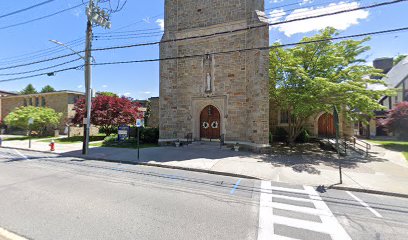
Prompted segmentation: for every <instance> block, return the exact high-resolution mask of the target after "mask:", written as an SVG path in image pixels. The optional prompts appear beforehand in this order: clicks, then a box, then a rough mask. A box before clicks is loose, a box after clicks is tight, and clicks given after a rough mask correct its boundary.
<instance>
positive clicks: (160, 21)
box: [156, 19, 164, 31]
mask: <svg viewBox="0 0 408 240" xmlns="http://www.w3.org/2000/svg"><path fill="white" fill-rule="evenodd" d="M156 23H157V25H159V26H160V29H161V30H162V31H163V30H164V20H163V19H157V20H156Z"/></svg>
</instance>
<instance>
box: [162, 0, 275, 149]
mask: <svg viewBox="0 0 408 240" xmlns="http://www.w3.org/2000/svg"><path fill="white" fill-rule="evenodd" d="M263 11H264V0H250V1H248V0H210V1H196V0H183V1H176V0H166V1H165V20H164V25H165V32H164V35H163V38H162V42H161V44H160V57H161V58H162V59H163V58H171V60H162V61H161V62H160V141H161V142H166V141H173V140H175V139H183V138H184V137H185V136H186V134H188V133H192V135H193V138H194V139H195V140H199V139H201V140H203V139H219V138H220V136H221V135H224V136H225V141H226V143H236V142H239V143H240V144H243V145H247V146H250V147H253V148H262V147H267V146H268V145H269V140H268V135H269V95H268V91H269V79H268V67H269V53H268V51H260V50H250V51H234V50H238V49H247V48H262V47H268V45H269V30H268V25H267V19H266V17H265V15H264V13H263ZM254 26H257V27H256V28H252V29H250V30H244V31H236V30H237V29H242V28H248V27H254ZM223 31H231V33H228V34H222V35H219V36H211V37H208V38H195V39H189V40H183V41H168V40H172V39H180V38H186V37H194V36H201V35H207V34H212V33H217V32H223ZM226 51H230V53H228V54H217V53H218V52H226ZM192 55H194V56H195V57H189V58H185V56H192ZM174 58H176V59H174Z"/></svg>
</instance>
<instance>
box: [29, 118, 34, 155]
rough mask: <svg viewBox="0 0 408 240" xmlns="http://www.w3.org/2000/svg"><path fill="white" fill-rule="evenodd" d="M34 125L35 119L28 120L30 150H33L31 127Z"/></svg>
mask: <svg viewBox="0 0 408 240" xmlns="http://www.w3.org/2000/svg"><path fill="white" fill-rule="evenodd" d="M33 124H34V119H33V118H30V119H28V148H31V125H33Z"/></svg>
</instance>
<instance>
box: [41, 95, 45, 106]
mask: <svg viewBox="0 0 408 240" xmlns="http://www.w3.org/2000/svg"><path fill="white" fill-rule="evenodd" d="M41 106H42V107H45V97H42V98H41Z"/></svg>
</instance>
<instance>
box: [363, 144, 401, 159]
mask: <svg viewBox="0 0 408 240" xmlns="http://www.w3.org/2000/svg"><path fill="white" fill-rule="evenodd" d="M370 142H372V143H377V144H380V145H382V146H383V147H384V148H386V149H389V150H393V151H397V152H402V154H403V155H404V156H405V159H407V161H408V141H375V140H370Z"/></svg>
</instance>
